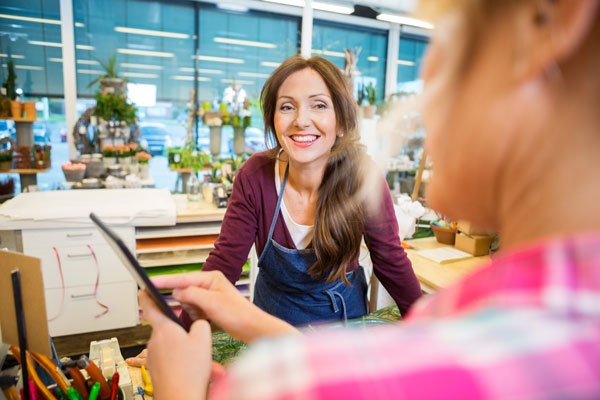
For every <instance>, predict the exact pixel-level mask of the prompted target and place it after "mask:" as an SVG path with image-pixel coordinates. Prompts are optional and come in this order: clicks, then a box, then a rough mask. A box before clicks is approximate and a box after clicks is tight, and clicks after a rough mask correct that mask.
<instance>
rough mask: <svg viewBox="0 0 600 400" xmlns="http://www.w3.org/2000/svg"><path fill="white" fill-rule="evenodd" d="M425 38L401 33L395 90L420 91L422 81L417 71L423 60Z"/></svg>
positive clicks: (425, 44) (425, 45)
mask: <svg viewBox="0 0 600 400" xmlns="http://www.w3.org/2000/svg"><path fill="white" fill-rule="evenodd" d="M427 43H428V41H427V38H424V37H420V36H413V35H408V34H401V36H400V48H399V50H398V61H397V62H398V81H397V82H398V84H397V87H396V92H402V93H414V92H420V90H421V87H422V83H421V82H420V77H419V72H420V70H421V64H422V62H423V56H424V54H425V49H426V48H427Z"/></svg>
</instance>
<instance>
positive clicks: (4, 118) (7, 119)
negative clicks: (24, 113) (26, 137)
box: [0, 117, 35, 122]
mask: <svg viewBox="0 0 600 400" xmlns="http://www.w3.org/2000/svg"><path fill="white" fill-rule="evenodd" d="M0 119H3V120H6V121H15V122H35V118H25V117H20V118H13V117H0Z"/></svg>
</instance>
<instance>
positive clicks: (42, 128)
mask: <svg viewBox="0 0 600 400" xmlns="http://www.w3.org/2000/svg"><path fill="white" fill-rule="evenodd" d="M33 141H34V143H48V142H50V131H49V130H48V128H46V124H44V123H43V122H34V123H33Z"/></svg>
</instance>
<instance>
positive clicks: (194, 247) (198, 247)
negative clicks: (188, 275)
mask: <svg viewBox="0 0 600 400" xmlns="http://www.w3.org/2000/svg"><path fill="white" fill-rule="evenodd" d="M214 247H215V246H213V245H212V244H200V245H181V246H171V247H159V248H147V249H138V250H136V251H135V252H136V253H137V254H149V253H164V252H166V251H183V250H207V249H213V248H214Z"/></svg>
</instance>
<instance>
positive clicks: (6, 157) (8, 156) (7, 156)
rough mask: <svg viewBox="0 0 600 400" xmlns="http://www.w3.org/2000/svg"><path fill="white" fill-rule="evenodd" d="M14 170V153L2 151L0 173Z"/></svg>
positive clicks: (0, 151) (0, 153) (0, 154)
mask: <svg viewBox="0 0 600 400" xmlns="http://www.w3.org/2000/svg"><path fill="white" fill-rule="evenodd" d="M11 168H12V151H10V150H0V171H8V170H9V169H11Z"/></svg>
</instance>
